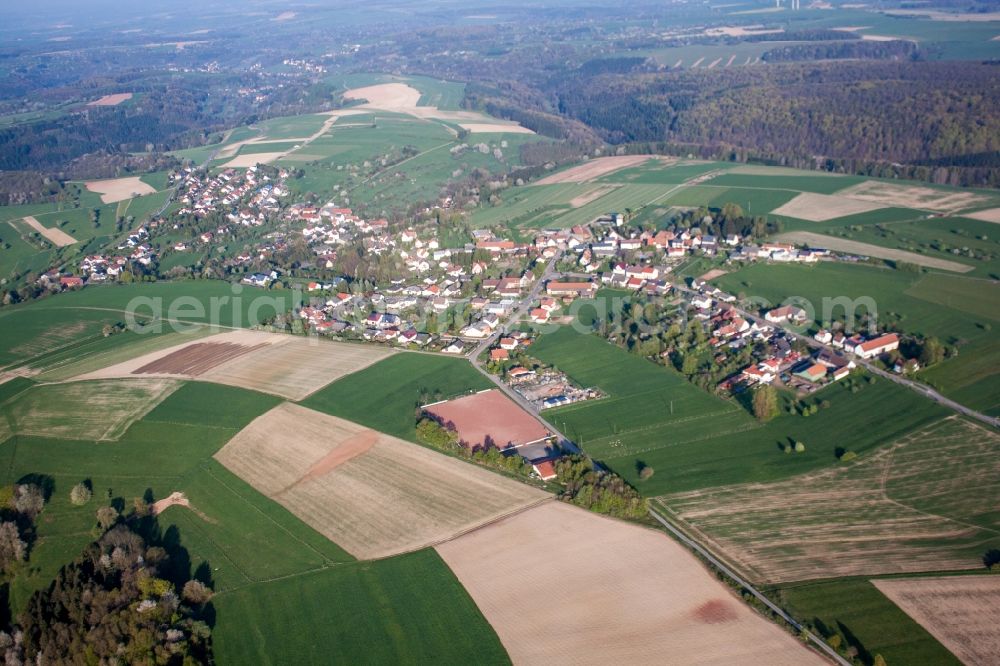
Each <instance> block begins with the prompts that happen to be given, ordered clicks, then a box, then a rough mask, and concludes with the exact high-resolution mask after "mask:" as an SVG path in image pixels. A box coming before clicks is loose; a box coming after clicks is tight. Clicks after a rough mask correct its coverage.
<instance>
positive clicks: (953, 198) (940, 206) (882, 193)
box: [837, 180, 990, 213]
mask: <svg viewBox="0 0 1000 666" xmlns="http://www.w3.org/2000/svg"><path fill="white" fill-rule="evenodd" d="M837 196H840V197H850V198H851V199H855V200H858V201H871V202H874V203H877V204H881V205H882V206H894V207H898V208H919V209H921V210H932V211H935V212H938V213H955V212H957V211H959V210H962V209H964V208H975V207H976V206H977V205H983V204H986V203H988V202H989V200H990V199H989V197H986V196H984V195H982V194H976V193H975V192H962V191H957V190H938V189H935V188H933V187H922V186H920V185H899V184H896V183H883V182H881V181H877V180H866V181H865V182H863V183H858V184H857V185H854V186H852V187H848V188H846V189H843V190H840V191H839V192H837Z"/></svg>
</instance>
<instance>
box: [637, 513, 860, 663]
mask: <svg viewBox="0 0 1000 666" xmlns="http://www.w3.org/2000/svg"><path fill="white" fill-rule="evenodd" d="M649 515H650V516H652V517H653V519H654V520H655V521H656V522H658V523H659V524H660V525H662V526H663V527H664V528H666V530H667V531H668V532H669V533H670V534H672V535H673V536H674V537H675V538H677V539H678V540H679V541H680V542H681V543H682V544H684V545H685V546H687V547H688V548H690V549H692V550H694V551H695V552H696V553H698V554H699V555H701V556H702V557H703V558H705V559H706V560H707V561H708V562H709V563H710V564H712V565H713V566H714V567H716V568H717V569H718V570H719V571H721V572H722V573H723V574H724V575H726V576H727V577H729V578H730V579H731V580H733V581H734V582H735V583H736V584H738V585H740V586H741V587H743V588H744V589H745V590H746V591H747V592H749V593H750V594H752V595H753V596H754V597H756V598H757V600H758V601H760V602H761V603H763V604H764V605H765V606H767V608H768V609H770V610H771V611H772V612H773V613H775V614H776V615H778V616H779V617H780V618H781V619H782V620H784V621H785V622H787V623H788V624H789V625H791V626H792V628H794V629H795V630H796V631H799V632H801V633H802V634H804V635H805V637H806V638H807V639H808V640H809V642H810V643H812V644H813V645H814V646H815V647H816V648H818V649H819V650H820V651H822V652H823V653H824V654H825V655H826V656H828V657H830V658H831V659H833V660H834V661H835V662H836V663H837V664H839V665H840V666H851V663H850V662H848V661H847V660H846V659H844V658H843V657H841V656H840V655H839V654H838V653H837V651H836V650H834V649H833V648H832V647H830V646H829V645H827V644H826V642H825V641H823V640H822V639H820V638H819V637H818V636H816V635H815V634H814V633H813V632H811V631H809V630H808V629H807V628H806V627H805V626H803V625H802V624H801V623H799V622H798V621H797V620H796V619H795V618H793V617H792V616H791V615H789V614H788V613H787V612H785V610H784V609H782V608H781V607H780V606H778V605H777V604H775V603H774V602H773V601H771V600H770V599H768V598H767V597H766V596H764V594H763V593H761V592H760V591H758V590H757V588H755V587H754V586H753V585H751V584H750V583H749V582H747V581H746V580H745V579H743V578H742V577H740V576H739V575H737V574H736V573H735V572H734V571H733V570H732V569H731V568H730V567H728V566H726V565H725V564H723V562H722V561H720V560H719V559H718V558H717V557H716V556H715V555H713V554H712V553H711V552H710V551H709V550H708V549H707V548H705V547H703V546H702V545H701V544H699V543H698V542H697V541H695V540H694V539H692V538H690V537H688V536H687V535H685V534H684V533H683V532H682V531H680V530H679V529H677V527H675V526H674V525H673V524H672V523H671V522H670V521H669V520H667V519H666V518H664V517H663V516H662V515H660V513H658V512H657V511H656V510H654V509H653V508H652V507H650V508H649Z"/></svg>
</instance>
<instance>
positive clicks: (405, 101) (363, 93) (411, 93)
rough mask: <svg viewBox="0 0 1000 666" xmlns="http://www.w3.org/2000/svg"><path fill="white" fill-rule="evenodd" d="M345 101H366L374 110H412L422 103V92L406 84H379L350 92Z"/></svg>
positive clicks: (346, 93) (347, 93)
mask: <svg viewBox="0 0 1000 666" xmlns="http://www.w3.org/2000/svg"><path fill="white" fill-rule="evenodd" d="M344 99H352V100H364V101H365V102H366V104H367V106H370V107H372V108H382V109H396V108H411V107H416V106H417V102H419V101H420V91H419V90H417V89H416V88H414V87H413V86H409V85H406V84H405V83H379V84H376V85H373V86H365V87H364V88H354V89H352V90H348V91H347V92H345V93H344Z"/></svg>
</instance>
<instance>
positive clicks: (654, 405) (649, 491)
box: [531, 328, 948, 496]
mask: <svg viewBox="0 0 1000 666" xmlns="http://www.w3.org/2000/svg"><path fill="white" fill-rule="evenodd" d="M531 353H532V355H533V356H537V357H538V358H539V359H541V360H542V361H545V362H546V363H552V364H554V365H556V367H558V368H559V369H561V370H563V371H565V372H566V373H567V374H569V375H570V376H571V377H572V378H573V379H574V380H575V381H577V382H579V383H580V384H582V385H584V386H595V385H596V386H599V387H600V388H601V389H603V390H604V391H606V392H608V393H609V394H610V395H611V397H610V399H605V400H598V401H593V402H587V403H580V404H578V405H570V406H568V407H564V408H558V409H553V410H548V411H546V418H547V419H549V420H550V421H551V422H552V423H553V424H554V425H555V426H556V427H565V428H566V431H567V432H566V434H567V436H569V437H573V438H575V439H576V441H577V442H578V443H581V444H582V446H583V448H584V449H585V450H586V451H587V452H588V453H590V454H591V455H593V456H594V457H595V458H597V459H598V460H601V461H603V462H605V463H606V464H608V465H609V466H611V467H612V468H613V469H614V470H615V471H616V472H618V473H620V474H622V475H623V476H624V477H625V478H626V479H627V480H629V482H631V483H633V484H635V485H636V487H637V488H639V490H640V491H642V492H643V494H645V495H649V496H653V495H660V494H663V493H667V492H674V491H679V490H691V489H697V488H709V487H713V486H718V485H724V484H731V483H741V482H751V481H770V480H775V479H781V478H787V477H789V476H793V475H795V474H800V473H803V472H806V471H810V470H813V469H817V468H822V467H825V466H829V465H833V464H836V455H835V451H836V449H837V448H838V447H842V446H843V445H844V442H845V441H849V442H850V445H851V449H852V450H855V451H857V452H859V453H860V452H863V451H870V450H874V449H875V448H877V447H878V446H880V445H882V444H884V443H885V442H886V441H887V440H889V439H892V438H895V437H898V436H901V435H902V434H905V433H906V432H909V431H911V430H913V429H914V428H916V427H919V426H921V425H924V424H926V423H928V422H929V421H930V420H932V419H935V418H940V417H941V416H943V415H945V414H947V413H948V412H947V411H946V410H945V409H944V408H942V407H939V406H937V405H934V404H933V403H930V402H927V401H926V400H924V399H923V398H921V397H920V396H918V395H916V394H915V393H914V392H912V391H910V390H908V389H904V388H902V387H899V386H897V385H895V384H893V383H891V382H888V381H878V382H876V383H875V384H871V385H864V387H863V388H862V389H861V390H860V391H859V392H858V393H851V392H850V391H849V390H848V389H847V387H846V386H845V385H843V384H837V385H833V386H830V387H829V388H826V389H824V390H823V391H821V392H820V393H818V394H816V399H817V400H819V399H826V400H829V402H830V405H831V406H830V407H829V408H828V409H825V410H822V411H820V412H818V413H817V414H815V415H813V416H810V417H803V416H799V415H797V414H796V415H794V416H793V415H789V414H785V413H783V414H782V415H781V416H779V417H777V418H775V419H774V420H773V421H771V422H769V423H767V424H766V425H763V426H762V425H760V424H758V423H757V422H756V421H755V420H754V419H753V418H752V417H750V416H749V414H747V413H746V412H745V411H744V410H743V409H742V408H741V407H739V406H737V405H736V404H735V403H731V402H726V401H724V400H721V399H719V398H716V397H714V396H711V395H709V394H707V393H704V392H703V391H701V390H700V389H697V388H695V387H694V386H692V385H691V384H688V383H687V381H686V380H684V379H683V378H682V377H681V376H680V375H678V374H676V373H675V372H673V371H672V370H668V369H665V368H662V367H658V366H656V365H654V364H653V363H651V362H649V361H647V360H645V359H642V358H638V357H636V356H633V355H630V354H629V353H628V352H626V351H624V350H622V349H619V348H617V347H615V346H613V345H611V344H609V343H607V342H605V341H603V340H601V339H600V338H598V337H596V336H588V335H581V334H578V333H575V332H573V331H572V330H571V329H569V328H563V329H560V330H559V331H558V332H557V333H554V334H548V335H546V336H544V337H542V338H541V339H540V340H539V342H538V343H537V344H535V345H534V346H532V348H531ZM671 410H672V412H671ZM886 414H893V415H895V416H894V418H893V419H888V420H887V419H886V418H885V415H886ZM789 438H791V439H794V440H797V441H804V442H807V443H808V448H807V450H806V452H804V453H802V454H797V455H794V456H788V455H785V454H784V453H783V452H782V447H783V446H784V444H786V443H787V442H788V441H789ZM643 465H647V466H650V467H653V469H654V470H655V474H654V476H653V477H652V478H650V479H648V480H644V481H643V480H640V479H639V474H638V472H639V469H640V468H641V467H642V466H643Z"/></svg>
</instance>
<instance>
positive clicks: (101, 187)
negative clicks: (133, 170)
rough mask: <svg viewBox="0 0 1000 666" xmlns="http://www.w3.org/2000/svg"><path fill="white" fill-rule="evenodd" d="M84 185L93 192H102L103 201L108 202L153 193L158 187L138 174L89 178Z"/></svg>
mask: <svg viewBox="0 0 1000 666" xmlns="http://www.w3.org/2000/svg"><path fill="white" fill-rule="evenodd" d="M84 185H86V187H87V189H88V190H90V191H91V192H96V193H97V194H100V195H101V201H103V202H104V203H106V204H109V203H117V202H119V201H124V200H125V199H132V198H134V197H138V196H142V195H143V194H153V193H154V192H156V188H154V187H153V186H151V185H147V184H146V183H144V182H142V180H141V179H140V178H139V177H138V176H133V177H130V178H112V179H110V180H89V181H87V182H86V183H84Z"/></svg>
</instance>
